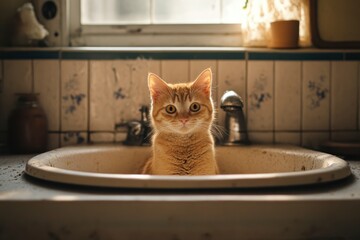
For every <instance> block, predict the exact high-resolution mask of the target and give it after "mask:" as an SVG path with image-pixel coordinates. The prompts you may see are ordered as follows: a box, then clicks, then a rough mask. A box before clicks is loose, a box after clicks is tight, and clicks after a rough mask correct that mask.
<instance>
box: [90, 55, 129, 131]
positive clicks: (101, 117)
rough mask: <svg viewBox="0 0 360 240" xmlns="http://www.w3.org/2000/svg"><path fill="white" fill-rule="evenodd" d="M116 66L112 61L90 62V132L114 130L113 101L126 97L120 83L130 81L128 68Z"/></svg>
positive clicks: (114, 112)
mask: <svg viewBox="0 0 360 240" xmlns="http://www.w3.org/2000/svg"><path fill="white" fill-rule="evenodd" d="M118 65H119V64H116V65H114V64H113V61H104V60H91V61H90V64H89V67H90V81H89V82H90V119H89V121H90V131H113V130H114V126H115V114H116V111H115V100H119V101H120V100H122V99H124V98H125V97H126V93H125V89H124V86H122V87H121V86H120V81H121V82H127V81H129V79H130V70H129V67H126V66H125V65H124V64H123V65H121V68H120V66H118ZM123 68H124V69H123ZM118 111H120V109H119V110H118Z"/></svg>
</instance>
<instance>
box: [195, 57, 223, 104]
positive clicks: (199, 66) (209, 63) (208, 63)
mask: <svg viewBox="0 0 360 240" xmlns="http://www.w3.org/2000/svg"><path fill="white" fill-rule="evenodd" d="M206 68H211V71H212V98H213V100H214V101H215V106H218V103H217V101H216V99H218V97H217V94H218V87H219V85H218V75H217V73H218V69H217V61H216V60H190V82H192V81H194V80H195V79H196V78H197V77H198V76H199V74H200V73H201V72H202V71H204V70H205V69H206Z"/></svg>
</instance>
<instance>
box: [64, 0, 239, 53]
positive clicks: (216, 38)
mask: <svg viewBox="0 0 360 240" xmlns="http://www.w3.org/2000/svg"><path fill="white" fill-rule="evenodd" d="M244 4H245V0H101V1H99V0H76V1H71V2H70V8H71V15H70V17H71V21H70V23H71V36H72V37H71V43H72V45H76V46H79V45H85V46H104V45H106V46H109V45H110V46H111V45H113V46H116V45H117V46H119V45H120V46H121V45H123V46H134V45H137V46H149V45H151V46H166V45H172V46H184V45H192V46H197V45H198V46H239V45H240V44H241V25H240V23H241V21H242V18H243V17H244V11H243V6H244ZM79 13H80V14H79Z"/></svg>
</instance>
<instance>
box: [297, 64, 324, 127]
mask: <svg viewBox="0 0 360 240" xmlns="http://www.w3.org/2000/svg"><path fill="white" fill-rule="evenodd" d="M302 74H303V82H302V129H303V130H329V128H330V62H328V61H305V62H303V73H302Z"/></svg>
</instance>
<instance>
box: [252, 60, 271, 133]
mask: <svg viewBox="0 0 360 240" xmlns="http://www.w3.org/2000/svg"><path fill="white" fill-rule="evenodd" d="M273 88H274V62H273V61H249V62H248V83H247V109H248V111H247V115H248V128H249V130H250V131H251V130H256V131H258V130H268V131H269V130H273V129H274V91H273Z"/></svg>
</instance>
